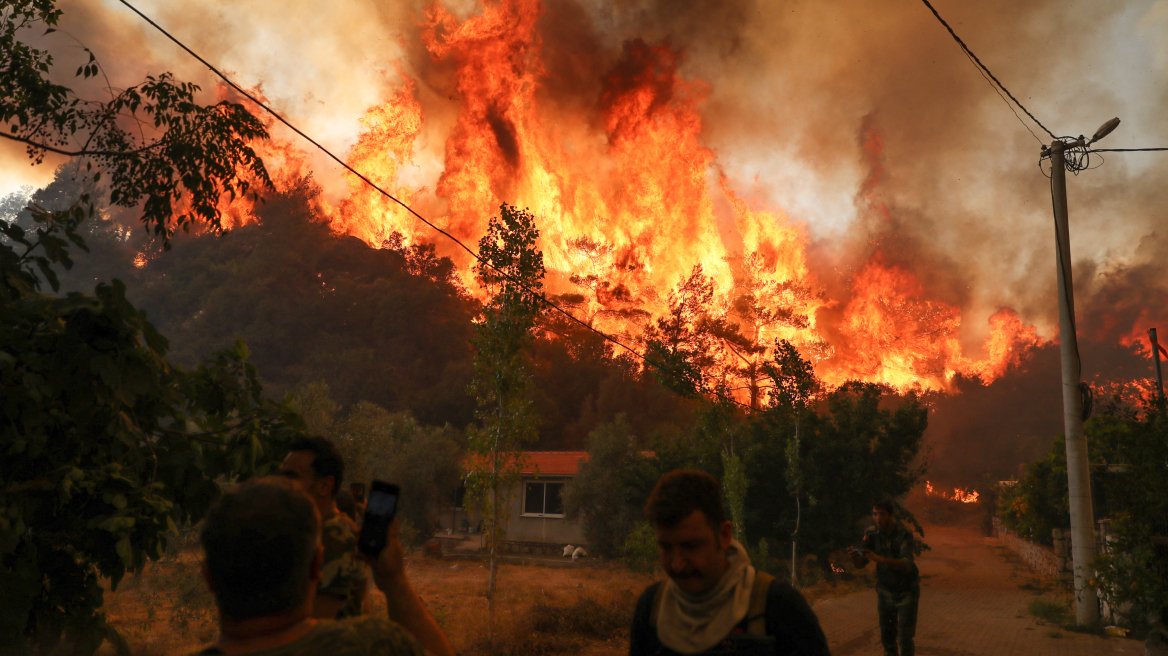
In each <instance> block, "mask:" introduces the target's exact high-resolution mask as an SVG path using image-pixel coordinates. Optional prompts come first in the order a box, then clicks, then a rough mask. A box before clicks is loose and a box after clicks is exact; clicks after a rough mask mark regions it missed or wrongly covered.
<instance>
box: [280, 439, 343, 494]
mask: <svg viewBox="0 0 1168 656" xmlns="http://www.w3.org/2000/svg"><path fill="white" fill-rule="evenodd" d="M289 451H308V452H309V453H311V454H312V474H313V475H314V476H316V477H317V478H324V477H325V476H332V477H333V496H334V497H335V496H337V492H340V490H341V481H342V480H344V478H345V459H344V458H343V457H342V456H341V452H340V451H337V447H335V446H333V443H332V442H330V441H329V440H328V439H327V438H324V437H304V438H301V439H299V440H296V441H295V442H293V443H292V448H291V449H289Z"/></svg>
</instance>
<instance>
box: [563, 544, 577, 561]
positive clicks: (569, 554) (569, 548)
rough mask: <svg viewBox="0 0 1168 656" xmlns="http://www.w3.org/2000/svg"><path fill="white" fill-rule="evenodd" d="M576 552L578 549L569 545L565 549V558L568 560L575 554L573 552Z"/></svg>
mask: <svg viewBox="0 0 1168 656" xmlns="http://www.w3.org/2000/svg"><path fill="white" fill-rule="evenodd" d="M575 550H576V547H573V546H572V545H570V544H569V545H568V546H566V547H564V558H567V557H568V556H571V555H572V552H573V551H575Z"/></svg>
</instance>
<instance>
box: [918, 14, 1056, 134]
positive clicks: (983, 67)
mask: <svg viewBox="0 0 1168 656" xmlns="http://www.w3.org/2000/svg"><path fill="white" fill-rule="evenodd" d="M921 2H923V3H925V6H926V7H928V8H929V11H931V12H933V15H934V16H936V17H937V20H939V21H941V24H942V25H944V26H945V29H946V30H949V35H950V36H952V37H953V40H954V41H956V42H957V45H959V46H961V49H962V50H964V51H965V54H966V55H967V56H969V57H970V58H972V59H973V61H974V63H976V64H977V67H978V68H979V69H980V70H982V71H984V72H985V74H986V75H989V76H990V79H992V80H993V81H994V83H995V84H997V86H998V87H999V88H1001V90H1002V91H1004V92H1005V93H1006V95H1007V96H1009V97H1010V100H1013V101H1014V104H1015V105H1018V107H1019V108H1020V109H1021V110H1022V111H1024V112H1026V115H1027V116H1029V117H1030V120H1032V121H1034V122H1035V123H1036V124H1037V125H1038V127H1040V128H1042V131H1043V132H1045V133H1047V134H1049V135H1050V138H1051V139H1058V137H1056V136H1054V133H1053V132H1051V131H1050V130H1048V129H1047V128H1046V126H1045V125H1043V124H1042V121H1039V120H1038V119H1037V118H1035V117H1034V114H1031V113H1030V110H1029V109H1026V106H1025V105H1023V104H1022V103H1021V102H1019V101H1018V99H1017V98H1015V97H1014V94H1012V93H1010V90H1009V89H1007V88H1006V85H1004V84H1002V81H1001V80H999V79H998V78H997V77H996V76H995V75H994V74H993V73H992V72H990V69H988V68H986V65H985V64H983V63H981V60H980V59H978V58H977V55H975V54H973V51H972V50H970V49H969V46H967V45H965V42H964V41H962V40H961V37H959V36H957V33H956V32H954V31H953V28H952V27H949V23H946V22H945V19H944V18H941V14H939V13H937V10H936V9H935V8H934V7H933V5H932V4H930V3H929V0H921ZM999 95H1000V94H999ZM1007 104H1009V103H1007ZM1011 109H1012V108H1011ZM1018 120H1019V121H1021V120H1022V119H1021V118H1019V119H1018ZM1023 125H1025V123H1023ZM1027 129H1029V127H1028V128H1027ZM1031 134H1033V132H1031ZM1040 141H1041V140H1040Z"/></svg>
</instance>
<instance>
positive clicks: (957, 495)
mask: <svg viewBox="0 0 1168 656" xmlns="http://www.w3.org/2000/svg"><path fill="white" fill-rule="evenodd" d="M925 496H930V497H941V498H942V499H949V500H950V501H960V502H961V503H977V498H978V496H980V495H978V493H977V490H969V489H966V488H963V487H955V488H953V493H952V494H950V493H948V492H942V491H940V490H934V489H933V484H932V483H930V482H929V481H925Z"/></svg>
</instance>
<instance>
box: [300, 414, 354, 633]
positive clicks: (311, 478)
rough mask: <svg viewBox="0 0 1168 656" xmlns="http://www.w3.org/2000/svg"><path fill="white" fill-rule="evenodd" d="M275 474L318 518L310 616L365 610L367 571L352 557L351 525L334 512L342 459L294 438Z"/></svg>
mask: <svg viewBox="0 0 1168 656" xmlns="http://www.w3.org/2000/svg"><path fill="white" fill-rule="evenodd" d="M280 475H281V476H283V477H284V478H287V479H289V480H291V481H292V482H293V483H295V484H296V486H297V487H299V488H300V489H301V490H303V491H304V492H305V493H306V494H308V496H309V498H311V499H312V501H313V503H315V504H316V509H317V511H318V512H319V513H320V518H321V542H322V544H323V545H324V562H323V563H322V564H321V576H320V585H319V586H318V587H317V591H316V602H315V603H314V604H313V608H314V612H315V614H316V617H321V618H329V619H344V618H346V617H356V616H358V615H361V614H363V613H367V612H369V573H368V571H367V569H366V567H365V563H364V562H363V561H362V560H361V558H360V557H359V556H358V554H357V525H356V523H355V522H353V520H352V519H350V518H349V517H348V515H345V514H344V513H342V512H340V511H339V510H338V509H337V492H338V491H339V490H340V489H341V481H342V480H343V479H344V475H345V461H344V459H343V458H342V457H341V454H340V452H339V451H337V449H336V447H335V446H333V443H332V442H330V441H328V440H327V439H325V438H323V437H309V438H305V439H301V440H298V441H297V442H295V443H294V444H293V445H292V450H291V451H289V452H288V456H287V457H286V458H284V462H283V463H281V464H280Z"/></svg>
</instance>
